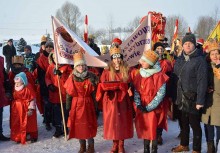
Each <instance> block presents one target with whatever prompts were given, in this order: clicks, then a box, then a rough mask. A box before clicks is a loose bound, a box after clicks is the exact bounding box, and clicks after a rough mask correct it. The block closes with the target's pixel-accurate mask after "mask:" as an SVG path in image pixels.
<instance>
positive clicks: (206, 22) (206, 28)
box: [196, 16, 215, 39]
mask: <svg viewBox="0 0 220 153" xmlns="http://www.w3.org/2000/svg"><path fill="white" fill-rule="evenodd" d="M214 27H215V19H214V18H213V17H210V16H201V17H199V19H198V23H197V25H196V34H197V36H198V37H199V38H203V39H206V38H208V36H209V34H210V32H211V31H212V30H213V28H214Z"/></svg>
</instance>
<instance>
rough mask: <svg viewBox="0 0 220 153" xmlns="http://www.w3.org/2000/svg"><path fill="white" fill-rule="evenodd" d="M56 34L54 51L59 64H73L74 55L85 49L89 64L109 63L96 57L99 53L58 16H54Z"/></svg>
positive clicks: (96, 65) (54, 33)
mask: <svg viewBox="0 0 220 153" xmlns="http://www.w3.org/2000/svg"><path fill="white" fill-rule="evenodd" d="M52 26H53V35H54V51H55V53H56V57H57V62H58V64H71V65H73V64H74V62H73V55H74V54H75V53H76V52H79V51H83V53H84V55H85V59H86V62H87V65H88V66H94V67H105V66H107V64H106V63H105V62H103V61H101V60H100V59H98V58H96V57H95V56H97V55H98V54H97V53H96V52H95V51H94V50H93V49H92V48H90V47H89V46H88V45H87V44H86V43H85V42H84V41H83V40H82V39H80V38H79V37H78V36H77V35H76V34H75V33H74V32H73V31H71V30H70V29H69V28H68V27H66V26H64V25H63V24H62V23H61V22H60V21H59V20H58V19H57V18H55V17H53V16H52Z"/></svg>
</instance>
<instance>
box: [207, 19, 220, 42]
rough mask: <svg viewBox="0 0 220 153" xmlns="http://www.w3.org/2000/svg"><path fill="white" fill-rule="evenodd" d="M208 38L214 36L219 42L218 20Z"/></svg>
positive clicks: (219, 28)
mask: <svg viewBox="0 0 220 153" xmlns="http://www.w3.org/2000/svg"><path fill="white" fill-rule="evenodd" d="M210 38H214V39H216V40H217V41H218V42H220V21H219V22H218V24H217V25H216V27H215V28H214V29H213V31H212V32H211V34H210V35H209V37H208V39H207V40H209V39H210Z"/></svg>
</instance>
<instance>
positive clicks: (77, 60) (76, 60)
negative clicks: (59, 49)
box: [73, 51, 86, 68]
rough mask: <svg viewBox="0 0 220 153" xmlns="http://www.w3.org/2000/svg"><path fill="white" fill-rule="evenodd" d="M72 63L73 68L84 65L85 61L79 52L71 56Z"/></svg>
mask: <svg viewBox="0 0 220 153" xmlns="http://www.w3.org/2000/svg"><path fill="white" fill-rule="evenodd" d="M73 62H74V68H75V67H76V66H78V65H86V60H85V58H84V55H83V53H82V52H81V51H79V52H77V53H75V54H74V55H73Z"/></svg>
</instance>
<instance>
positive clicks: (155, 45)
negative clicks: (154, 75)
mask: <svg viewBox="0 0 220 153" xmlns="http://www.w3.org/2000/svg"><path fill="white" fill-rule="evenodd" d="M159 46H161V47H163V48H164V45H163V43H161V42H156V43H155V44H154V47H153V50H154V51H155V50H156V48H157V47H159Z"/></svg>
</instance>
